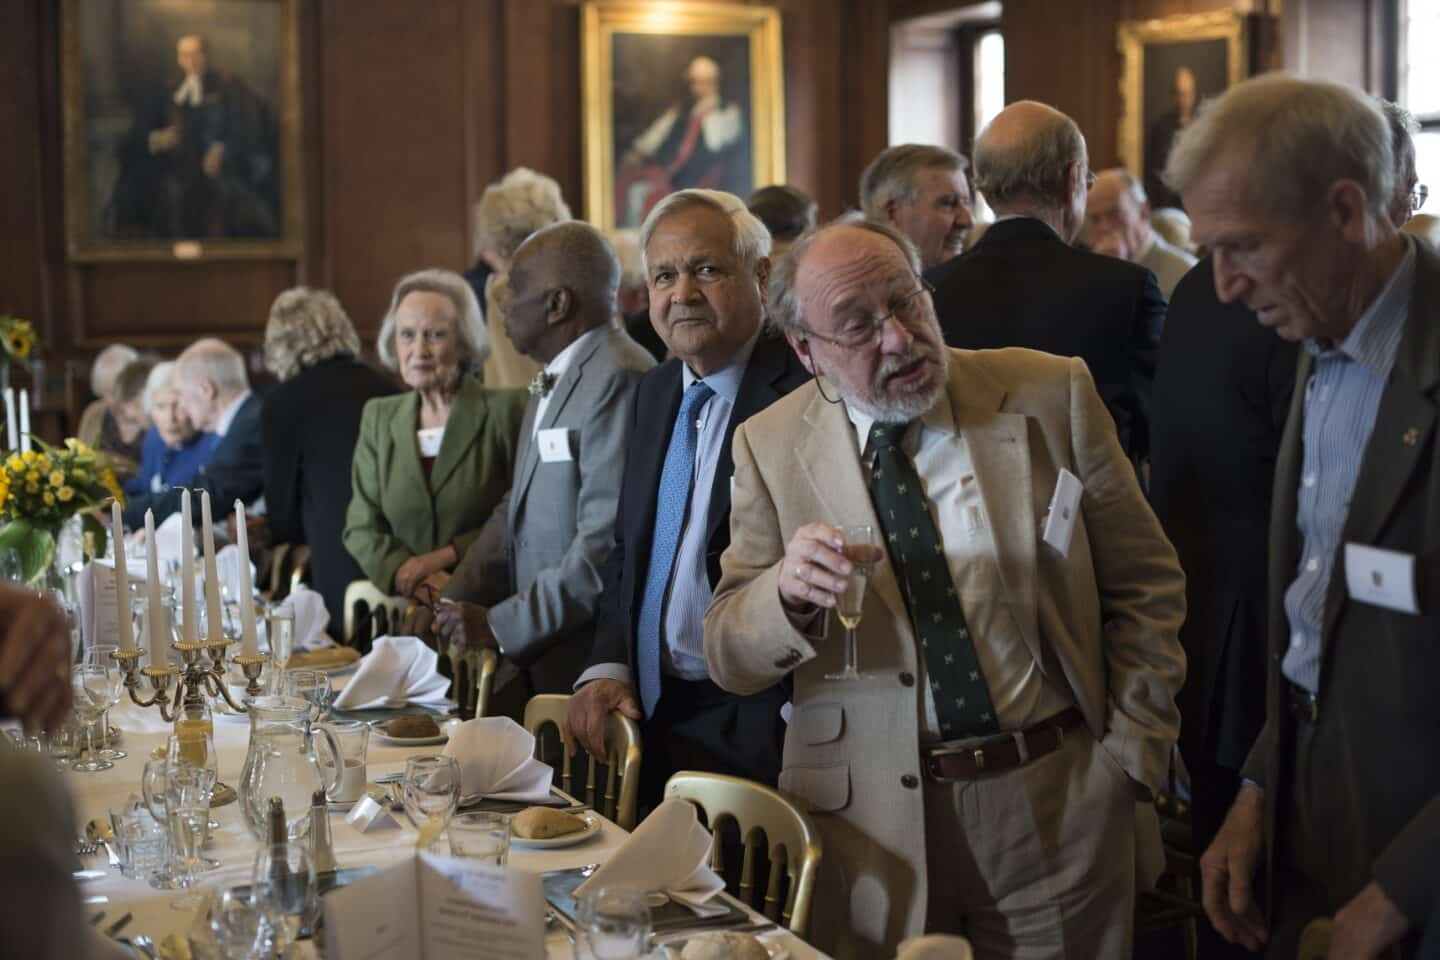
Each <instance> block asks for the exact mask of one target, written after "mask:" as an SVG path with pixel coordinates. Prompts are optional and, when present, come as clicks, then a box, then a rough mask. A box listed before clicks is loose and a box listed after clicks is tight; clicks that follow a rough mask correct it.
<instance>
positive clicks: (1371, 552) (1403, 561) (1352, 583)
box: [1345, 543, 1420, 613]
mask: <svg viewBox="0 0 1440 960" xmlns="http://www.w3.org/2000/svg"><path fill="white" fill-rule="evenodd" d="M1345 585H1346V586H1347V587H1349V588H1350V599H1352V600H1359V601H1360V602H1361V603H1371V604H1374V605H1375V606H1377V607H1384V608H1385V609H1387V610H1398V611H1400V612H1401V613H1419V612H1420V605H1419V604H1417V603H1416V602H1415V557H1414V556H1412V555H1411V554H1408V553H1400V552H1399V551H1396V550H1382V549H1380V548H1379V547H1367V546H1364V545H1363V544H1359V543H1347V544H1345Z"/></svg>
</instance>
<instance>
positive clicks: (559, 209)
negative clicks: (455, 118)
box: [472, 167, 570, 387]
mask: <svg viewBox="0 0 1440 960" xmlns="http://www.w3.org/2000/svg"><path fill="white" fill-rule="evenodd" d="M569 219H570V208H569V207H568V206H566V204H565V198H564V197H563V196H562V195H561V193H560V184H558V183H556V182H555V181H554V180H552V179H551V178H549V177H547V176H545V175H544V174H540V173H536V172H535V171H534V170H530V169H528V168H527V167H516V168H515V169H514V170H511V171H510V172H509V173H507V174H505V176H504V177H502V178H500V179H499V180H497V181H496V182H495V183H492V184H490V186H488V187H486V188H485V193H484V194H483V195H482V196H481V197H480V202H479V203H478V204H476V206H475V239H476V244H475V245H476V247H477V248H478V252H479V256H480V260H481V261H482V262H484V263H485V264H486V265H487V266H488V267H489V268H490V269H491V271H493V272H492V273H491V274H490V275H489V276H488V277H487V278H486V281H485V314H486V317H487V318H488V321H489V322H488V324H487V326H488V331H489V334H490V355H489V357H488V358H487V359H486V361H485V365H484V375H485V384H486V385H487V386H491V387H523V386H525V385H527V384H528V383H529V382H530V380H531V379H532V378H533V377H534V376H535V374H537V373H539V372H540V365H539V364H537V363H536V362H535V361H534V360H531V359H530V358H529V357H527V356H525V355H524V354H522V353H520V352H519V351H518V350H516V349H515V347H514V346H513V345H512V344H511V343H510V337H509V336H508V335H506V333H505V320H504V315H503V314H502V312H501V310H500V309H499V302H498V300H497V294H498V293H499V290H498V289H497V284H500V285H502V286H503V282H504V278H505V275H506V274H507V273H509V271H510V260H511V259H512V258H513V257H514V256H515V251H516V250H518V249H519V248H520V244H522V243H524V242H525V238H526V237H528V236H530V234H532V233H534V232H535V231H536V230H539V229H540V228H541V227H548V226H550V224H552V223H559V222H560V221H562V220H569ZM472 273H474V271H472Z"/></svg>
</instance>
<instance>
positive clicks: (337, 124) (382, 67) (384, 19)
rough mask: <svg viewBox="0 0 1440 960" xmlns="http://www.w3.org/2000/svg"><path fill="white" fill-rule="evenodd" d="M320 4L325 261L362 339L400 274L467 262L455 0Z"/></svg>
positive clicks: (373, 327)
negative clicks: (326, 81) (323, 59)
mask: <svg viewBox="0 0 1440 960" xmlns="http://www.w3.org/2000/svg"><path fill="white" fill-rule="evenodd" d="M323 2H324V3H325V5H326V7H327V9H326V12H325V15H324V17H323V20H324V22H325V25H326V29H325V38H324V42H325V44H326V45H327V47H328V53H327V55H326V59H327V61H328V62H327V66H326V75H327V76H328V77H329V78H330V82H329V84H328V85H327V88H326V102H325V105H324V113H325V117H324V122H325V128H326V133H325V138H324V150H325V167H326V182H327V188H326V203H327V209H326V212H325V216H326V218H327V230H326V235H327V237H328V250H327V254H328V256H329V257H330V258H331V259H332V260H333V267H332V275H333V277H334V290H335V293H336V295H337V296H339V298H340V300H341V302H342V303H344V304H345V306H346V309H347V311H348V312H349V314H350V318H351V319H352V320H353V321H354V323H355V326H356V328H357V330H359V331H360V333H361V336H362V338H365V339H369V338H372V337H373V336H374V334H375V333H376V331H377V330H378V329H379V325H380V320H381V317H382V315H383V313H384V310H385V307H386V305H387V304H388V302H389V295H390V290H391V289H392V287H393V286H394V283H395V281H396V280H397V279H399V278H400V277H401V276H402V275H403V274H405V273H408V272H410V271H412V270H418V269H421V268H423V267H448V268H451V269H463V268H464V267H465V266H466V261H467V259H468V258H467V253H468V243H467V235H468V230H467V224H466V215H465V209H464V198H465V189H466V164H465V106H466V105H465V101H464V90H465V87H464V83H463V81H462V78H463V75H464V71H463V67H464V64H463V60H464V56H463V50H464V42H463V36H462V32H461V27H462V23H463V18H462V16H461V7H462V5H463V0H429V2H427V3H425V4H424V5H423V6H418V7H417V6H411V5H409V4H396V3H392V2H390V0H323Z"/></svg>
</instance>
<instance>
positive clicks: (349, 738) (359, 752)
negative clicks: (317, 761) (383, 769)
mask: <svg viewBox="0 0 1440 960" xmlns="http://www.w3.org/2000/svg"><path fill="white" fill-rule="evenodd" d="M324 727H325V729H326V730H329V731H330V733H331V734H332V735H334V737H335V742H336V743H337V744H338V745H339V746H340V762H341V763H342V764H343V766H342V767H341V769H340V780H339V784H338V786H336V787H335V789H334V790H332V791H330V799H331V800H333V801H335V802H336V803H353V802H355V801H356V800H359V799H360V798H361V797H363V796H365V787H366V786H367V785H368V784H369V782H370V777H369V773H368V772H367V769H366V766H365V759H366V755H367V754H368V753H369V750H370V724H368V723H361V722H360V721H359V720H347V721H344V722H343V723H327V724H325V725H324ZM328 759H330V758H328V757H327V758H325V759H322V760H321V763H325V761H326V760H328ZM333 765H334V764H333V762H332V763H331V766H333Z"/></svg>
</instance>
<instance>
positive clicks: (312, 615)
mask: <svg viewBox="0 0 1440 960" xmlns="http://www.w3.org/2000/svg"><path fill="white" fill-rule="evenodd" d="M279 609H280V610H282V611H285V612H288V613H289V614H290V615H291V616H293V617H294V618H295V649H296V650H319V649H320V648H322V647H333V646H335V641H334V640H332V639H330V635H329V634H328V633H326V632H325V628H326V627H328V626H329V625H330V611H329V610H326V609H325V598H324V597H322V596H320V594H318V593H316V592H315V591H314V590H311V589H310V588H309V587H307V586H305V585H304V584H301V585H300V586H298V587H296V588H295V589H294V590H291V591H290V595H289V596H288V597H286V598H285V600H284V602H283V603H281V604H280V607H279Z"/></svg>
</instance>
